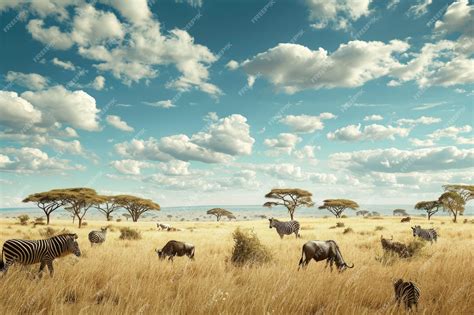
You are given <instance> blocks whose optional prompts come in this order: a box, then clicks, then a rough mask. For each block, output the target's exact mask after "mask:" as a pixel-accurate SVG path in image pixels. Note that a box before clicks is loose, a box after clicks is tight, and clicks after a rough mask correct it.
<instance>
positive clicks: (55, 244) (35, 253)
mask: <svg viewBox="0 0 474 315" xmlns="http://www.w3.org/2000/svg"><path fill="white" fill-rule="evenodd" d="M77 237H78V236H77V234H61V235H58V236H54V237H51V238H48V239H45V240H34V241H31V240H7V241H6V242H5V243H4V244H3V249H2V257H1V258H2V259H0V271H1V272H3V273H4V274H5V273H6V272H7V271H8V268H9V267H10V266H11V265H13V264H14V263H16V262H17V263H20V264H23V265H32V264H37V263H41V265H40V269H39V272H40V273H41V272H42V271H43V269H44V267H45V266H46V265H47V266H48V269H49V273H50V275H51V276H53V273H54V269H53V260H54V259H55V258H59V257H63V256H66V255H68V254H74V255H76V256H77V257H79V256H81V250H80V249H79V244H77V241H76V239H77ZM3 258H5V262H4V261H3Z"/></svg>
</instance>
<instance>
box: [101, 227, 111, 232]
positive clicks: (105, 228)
mask: <svg viewBox="0 0 474 315" xmlns="http://www.w3.org/2000/svg"><path fill="white" fill-rule="evenodd" d="M108 228H109V227H108V226H105V227H101V228H100V231H101V232H102V233H107V229H108Z"/></svg>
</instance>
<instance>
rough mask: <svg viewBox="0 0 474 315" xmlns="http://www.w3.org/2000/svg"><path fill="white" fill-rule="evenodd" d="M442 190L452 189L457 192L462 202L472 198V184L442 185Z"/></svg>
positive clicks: (473, 192)
mask: <svg viewBox="0 0 474 315" xmlns="http://www.w3.org/2000/svg"><path fill="white" fill-rule="evenodd" d="M443 188H444V191H447V192H448V191H452V192H456V193H458V194H459V195H460V196H461V197H462V199H463V200H464V203H467V202H468V201H469V200H472V199H474V185H444V186H443Z"/></svg>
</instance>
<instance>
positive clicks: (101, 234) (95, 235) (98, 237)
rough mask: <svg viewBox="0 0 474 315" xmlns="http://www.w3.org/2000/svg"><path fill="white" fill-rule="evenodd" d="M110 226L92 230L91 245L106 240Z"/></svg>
mask: <svg viewBox="0 0 474 315" xmlns="http://www.w3.org/2000/svg"><path fill="white" fill-rule="evenodd" d="M107 229H108V227H103V228H100V231H91V232H90V233H89V242H91V247H92V245H94V244H102V243H103V242H105V238H106V236H107Z"/></svg>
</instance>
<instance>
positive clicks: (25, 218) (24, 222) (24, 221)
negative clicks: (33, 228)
mask: <svg viewBox="0 0 474 315" xmlns="http://www.w3.org/2000/svg"><path fill="white" fill-rule="evenodd" d="M29 219H30V216H29V215H27V214H22V215H19V216H18V220H19V221H20V224H21V225H27V224H28V220H29Z"/></svg>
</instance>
